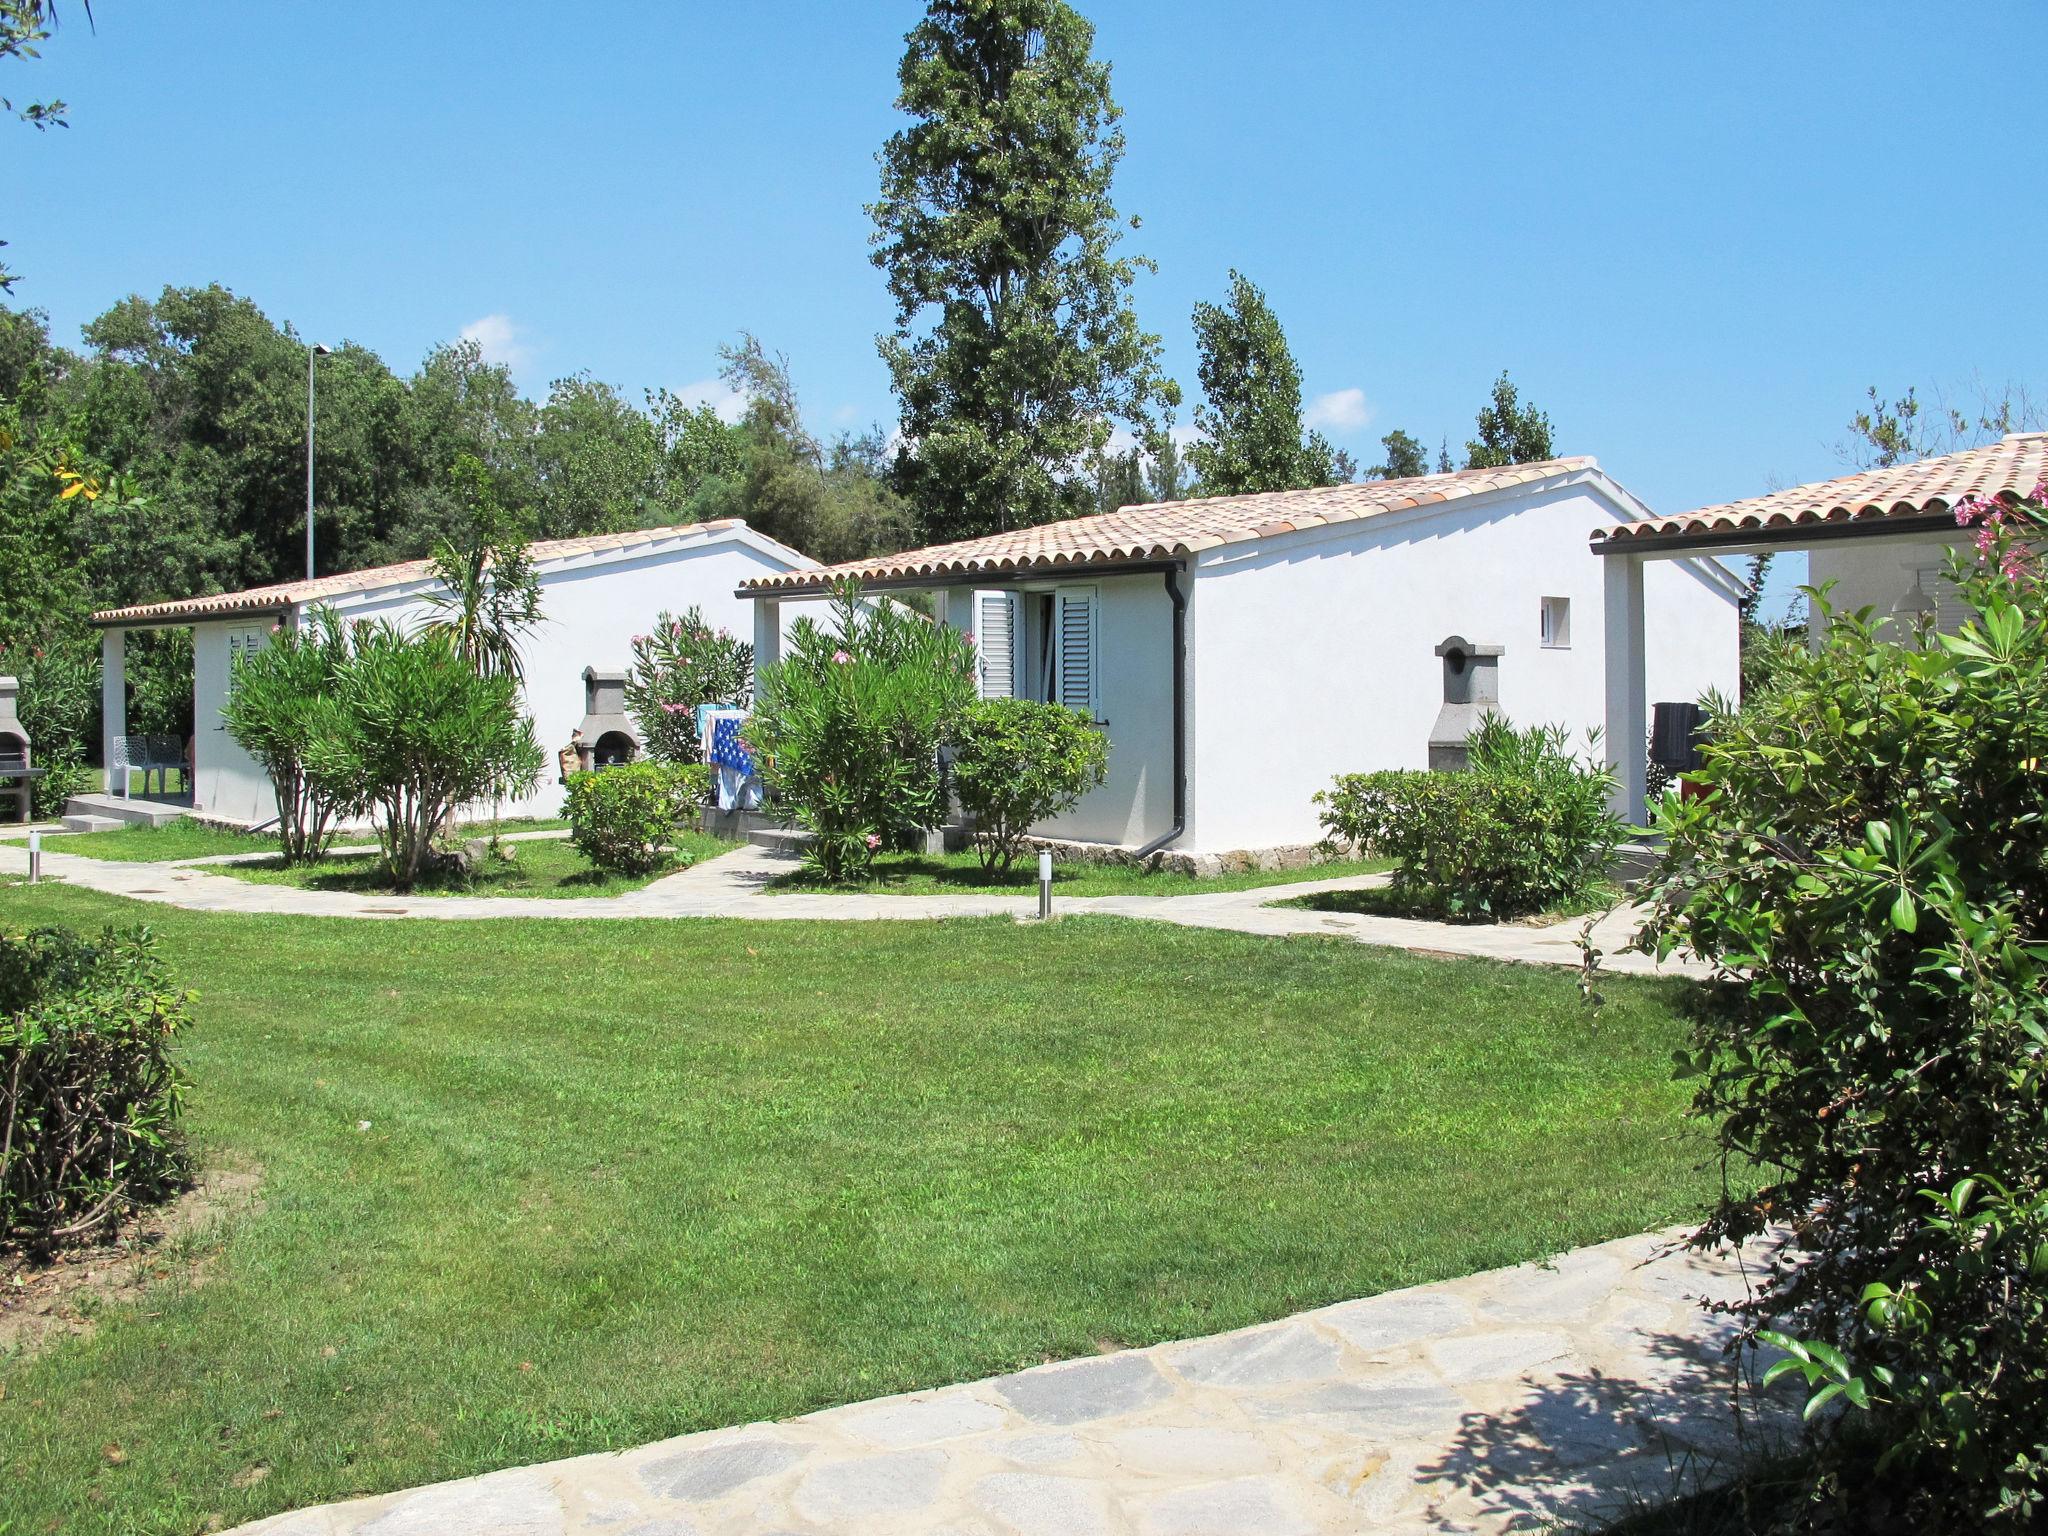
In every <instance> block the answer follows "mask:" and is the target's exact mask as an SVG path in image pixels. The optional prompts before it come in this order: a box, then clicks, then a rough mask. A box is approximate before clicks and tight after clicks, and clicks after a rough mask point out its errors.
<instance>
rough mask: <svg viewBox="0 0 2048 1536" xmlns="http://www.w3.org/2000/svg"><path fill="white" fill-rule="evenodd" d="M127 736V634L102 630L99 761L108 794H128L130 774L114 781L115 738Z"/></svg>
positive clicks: (122, 630)
mask: <svg viewBox="0 0 2048 1536" xmlns="http://www.w3.org/2000/svg"><path fill="white" fill-rule="evenodd" d="M127 734H128V631H127V630H125V629H104V630H101V631H100V762H101V763H103V764H104V765H105V766H106V775H107V793H108V794H110V795H119V796H121V797H122V798H123V799H126V798H127V795H128V775H127V774H126V773H125V772H123V773H121V774H120V775H119V778H120V780H121V782H120V783H118V784H116V783H115V782H114V779H115V777H116V774H115V772H114V738H115V737H116V736H126V735H127Z"/></svg>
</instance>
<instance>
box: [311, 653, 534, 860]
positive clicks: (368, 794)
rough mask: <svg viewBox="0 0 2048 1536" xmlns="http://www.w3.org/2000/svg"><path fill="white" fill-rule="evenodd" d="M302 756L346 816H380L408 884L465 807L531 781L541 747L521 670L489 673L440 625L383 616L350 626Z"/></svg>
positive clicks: (323, 792) (510, 793)
mask: <svg viewBox="0 0 2048 1536" xmlns="http://www.w3.org/2000/svg"><path fill="white" fill-rule="evenodd" d="M305 762H306V774H307V781H308V784H309V786H310V788H311V791H312V792H313V793H314V794H316V795H319V796H320V797H322V798H323V799H325V800H326V801H327V803H328V804H330V805H332V806H333V807H334V810H335V812H336V814H337V815H343V816H368V817H370V818H371V819H372V821H373V822H374V824H375V826H376V829H377V841H378V843H379V845H380V846H381V848H382V850H383V855H384V862H385V866H386V868H387V870H388V871H389V873H390V876H391V881H392V884H393V886H394V887H395V888H396V889H398V890H400V891H408V890H411V889H412V887H413V885H414V883H415V882H416V881H417V880H418V879H419V876H420V872H421V870H422V868H423V866H424V865H425V864H426V861H427V857H428V854H429V852H430V851H431V849H432V848H433V845H434V842H435V840H436V839H437V838H438V837H440V835H441V834H442V832H443V831H444V830H445V829H446V827H447V826H448V824H449V821H450V819H451V818H452V817H453V816H454V814H455V812H456V810H457V809H458V808H460V807H461V806H463V805H466V804H468V803H470V802H471V801H475V800H484V799H499V798H505V799H511V798H516V797H518V796H520V795H524V794H526V793H528V792H529V791H531V790H532V788H533V786H534V785H535V784H536V783H538V782H539V780H540V772H541V751H540V743H539V742H538V741H536V740H535V739H534V734H533V722H532V721H530V720H528V719H527V718H526V717H525V716H524V715H522V714H520V712H519V685H518V684H517V683H516V682H515V681H513V679H511V678H510V677H505V676H493V677H484V676H480V675H479V674H478V673H477V672H475V671H474V670H473V669H472V668H471V667H470V666H469V664H468V663H467V662H466V661H464V660H463V658H462V656H461V655H460V654H459V653H458V652H457V651H456V649H455V647H454V645H453V644H451V643H450V642H449V640H448V638H447V637H446V636H445V635H443V634H439V633H432V632H430V633H426V634H420V635H407V634H405V633H404V632H402V631H401V630H399V629H397V628H396V627H395V626H393V625H391V624H390V623H388V622H384V621H376V622H364V623H360V624H357V625H356V626H355V627H354V628H353V629H352V630H350V631H349V632H348V655H347V657H346V658H345V660H344V661H343V662H342V663H341V666H340V668H339V671H338V672H337V674H336V677H335V683H334V691H333V692H332V693H331V694H330V695H328V696H327V697H326V698H323V699H322V700H320V702H319V704H318V706H317V709H316V711H315V714H314V721H313V729H312V734H311V737H310V739H309V740H308V742H307V746H306V759H305Z"/></svg>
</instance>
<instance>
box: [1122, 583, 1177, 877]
mask: <svg viewBox="0 0 2048 1536" xmlns="http://www.w3.org/2000/svg"><path fill="white" fill-rule="evenodd" d="M1180 570H1181V568H1180V567H1179V566H1178V565H1169V566H1168V567H1167V568H1166V573H1165V574H1166V595H1167V597H1168V598H1170V599H1171V600H1172V602H1173V825H1172V826H1170V827H1168V828H1167V829H1166V830H1165V831H1164V832H1162V833H1161V834H1160V835H1159V836H1157V837H1155V838H1153V839H1152V841H1151V842H1149V843H1147V844H1146V845H1145V846H1144V847H1142V848H1140V849H1139V850H1138V851H1137V852H1136V853H1134V854H1132V855H1131V857H1132V858H1134V859H1147V858H1150V857H1151V856H1152V855H1153V854H1155V853H1157V852H1158V851H1159V850H1160V849H1162V848H1164V847H1165V846H1166V845H1167V844H1168V843H1171V842H1173V841H1175V840H1176V839H1178V838H1179V837H1180V835H1181V834H1182V833H1183V832H1185V831H1187V829H1188V648H1187V622H1188V595H1187V593H1186V592H1184V591H1182V590H1181V585H1180Z"/></svg>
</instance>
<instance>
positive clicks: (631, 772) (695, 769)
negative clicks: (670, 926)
mask: <svg viewBox="0 0 2048 1536" xmlns="http://www.w3.org/2000/svg"><path fill="white" fill-rule="evenodd" d="M709 780H710V771H709V769H707V768H706V767H705V765H704V764H702V763H691V764H687V765H678V764H672V763H655V762H648V761H645V760H642V761H640V762H637V763H620V764H618V765H616V766H614V767H611V768H599V769H596V770H595V771H593V772H588V773H572V774H570V775H569V797H568V816H569V826H570V833H569V840H570V841H571V842H572V843H574V844H575V845H576V848H577V850H578V851H579V852H580V853H582V855H583V856H584V857H585V858H587V859H589V860H590V862H591V863H593V864H595V865H596V866H597V867H598V868H599V869H607V870H611V871H612V872H613V873H615V874H621V875H644V874H649V873H651V872H652V871H654V870H657V869H659V868H661V866H662V865H663V864H665V863H667V862H668V861H669V859H670V858H671V857H672V855H670V854H669V853H668V852H666V851H665V845H666V844H667V842H668V840H669V837H670V835H671V834H673V833H674V831H675V829H676V827H677V826H678V825H679V824H680V823H681V822H682V821H683V820H684V819H685V818H687V817H688V816H690V815H691V814H692V813H693V812H695V810H696V809H697V807H698V806H699V805H701V804H702V803H703V801H704V791H705V789H706V787H707V786H708V784H709Z"/></svg>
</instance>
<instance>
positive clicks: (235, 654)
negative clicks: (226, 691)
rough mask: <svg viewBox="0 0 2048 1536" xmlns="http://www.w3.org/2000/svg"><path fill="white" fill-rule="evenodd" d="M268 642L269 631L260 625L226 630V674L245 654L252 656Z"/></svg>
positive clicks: (231, 670)
mask: <svg viewBox="0 0 2048 1536" xmlns="http://www.w3.org/2000/svg"><path fill="white" fill-rule="evenodd" d="M269 644H270V631H269V630H267V629H264V628H262V627H260V626H255V625H251V626H247V627H237V628H235V629H231V630H229V631H228V675H229V676H233V675H234V670H235V664H236V663H237V662H239V661H240V660H241V659H242V658H243V657H245V656H254V655H255V654H256V653H257V652H258V651H260V650H263V649H264V648H265V647H266V646H268V645H269Z"/></svg>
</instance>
